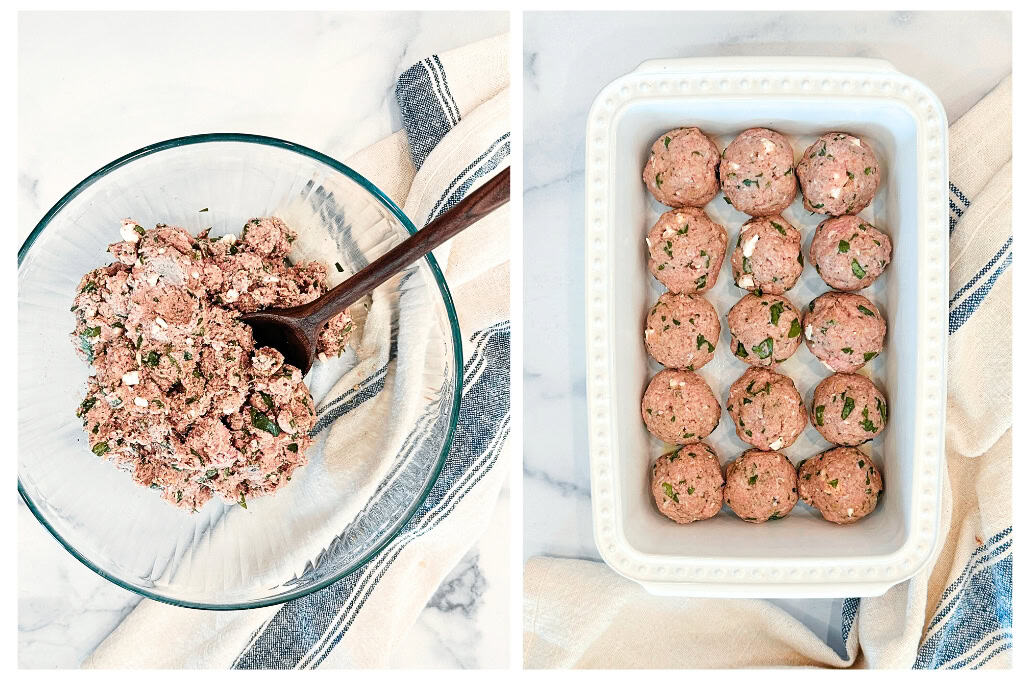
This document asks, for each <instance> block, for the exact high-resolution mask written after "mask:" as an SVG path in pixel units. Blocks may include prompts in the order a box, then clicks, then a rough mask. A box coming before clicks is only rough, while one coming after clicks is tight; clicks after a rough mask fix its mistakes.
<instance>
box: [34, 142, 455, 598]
mask: <svg viewBox="0 0 1020 680" xmlns="http://www.w3.org/2000/svg"><path fill="white" fill-rule="evenodd" d="M211 142H236V143H242V144H256V145H262V146H270V147H275V148H278V149H286V150H288V151H292V152H294V153H297V154H300V155H302V156H306V157H308V158H311V159H312V160H315V161H318V162H319V163H322V164H323V165H326V166H328V167H330V168H332V169H333V170H336V171H338V172H340V173H341V174H343V175H345V176H347V177H348V178H349V179H351V180H353V181H354V182H355V183H357V184H358V185H359V186H361V188H362V189H364V190H366V191H367V192H369V193H370V194H372V196H373V197H374V198H375V199H376V200H377V201H379V202H380V203H381V204H382V205H383V206H385V208H386V209H387V210H389V212H390V213H391V214H392V215H393V217H395V218H396V219H397V221H398V222H399V223H400V224H401V225H402V226H403V227H404V229H406V230H407V233H408V235H412V234H414V233H415V232H417V229H416V228H415V226H414V224H413V223H412V222H411V220H410V219H408V217H407V215H405V214H404V211H403V210H401V209H400V208H399V207H398V206H397V205H396V204H395V203H394V202H393V201H392V200H391V199H390V197H389V196H387V195H386V194H385V193H383V192H382V191H381V190H380V189H379V188H378V187H377V186H375V185H374V184H372V182H370V181H369V180H368V179H366V178H365V177H364V176H362V175H361V174H360V173H358V172H356V171H355V170H353V169H351V168H350V167H348V166H347V165H344V164H343V163H341V162H340V161H338V160H336V159H335V158H331V157H330V156H327V155H325V154H323V153H320V152H318V151H315V150H314V149H310V148H308V147H307V146H302V145H301V144H296V143H294V142H289V141H287V140H285V139H279V138H276V137H266V136H263V135H253V134H246V133H241V132H209V133H203V134H197V135H187V136H184V137H175V138H173V139H167V140H164V141H162V142H156V143H155V144H150V145H148V146H144V147H142V148H140V149H137V150H135V151H132V152H131V153H128V154H125V155H123V156H121V157H120V158H118V159H116V160H114V161H111V162H110V163H107V164H106V165H104V166H103V167H101V168H99V169H98V170H96V171H95V172H93V173H92V174H90V175H89V176H88V177H86V178H85V179H83V180H82V181H81V182H79V183H78V184H76V185H75V186H74V188H72V189H71V190H70V191H68V192H67V193H66V194H64V195H63V196H62V197H61V198H60V200H59V201H57V202H56V203H55V204H54V205H53V207H52V208H50V209H49V210H48V211H47V212H46V214H45V215H43V218H42V219H41V220H39V224H37V225H36V226H35V228H34V229H33V230H32V233H30V234H29V235H28V238H26V239H25V242H24V243H23V244H22V246H21V248H20V249H18V268H19V270H20V268H21V263H22V261H23V260H24V258H25V256H26V255H27V254H28V252H29V250H31V248H32V245H33V244H34V243H35V241H36V239H37V238H38V237H39V235H40V234H41V233H42V232H43V230H44V229H46V227H47V225H49V223H50V222H51V221H52V220H53V218H54V217H56V216H57V214H58V213H60V211H61V210H62V209H63V208H64V206H66V205H67V204H68V203H70V202H71V201H72V200H73V199H74V198H76V197H77V196H78V195H79V194H80V193H81V192H82V191H84V190H85V189H86V188H87V187H89V186H91V185H92V184H94V183H95V182H97V181H99V180H100V179H102V178H103V177H105V176H106V175H108V174H109V173H111V172H113V171H114V170H116V169H117V168H120V167H122V166H125V165H128V164H129V163H132V162H133V161H136V160H138V159H140V158H144V157H145V156H150V155H152V154H155V153H159V152H160V151H166V150H168V149H175V148H178V147H183V146H190V145H193V144H207V143H211ZM425 261H426V262H427V263H428V266H429V269H431V270H432V275H433V277H435V280H436V284H437V285H438V287H439V293H440V295H441V296H442V299H443V305H444V306H445V307H446V314H447V318H448V319H449V322H450V332H451V336H452V338H453V361H454V376H453V378H454V385H453V389H454V392H453V401H452V404H451V411H450V424H449V426H448V427H447V430H446V437H445V439H444V440H443V447H442V450H441V451H440V452H439V459H438V460H437V461H436V465H435V466H434V467H433V470H432V473H431V475H430V478H429V480H428V482H427V483H426V484H425V486H424V487H423V488H422V490H421V493H420V494H419V495H418V498H417V499H416V500H415V502H414V503H413V504H412V505H411V506H408V509H407V510H406V511H405V513H404V516H403V517H401V518H400V520H399V521H398V522H396V523H395V524H394V525H393V527H391V528H390V530H389V532H388V533H387V534H386V536H385V537H384V538H383V540H382V541H380V542H379V544H378V545H377V546H376V547H375V548H373V549H372V550H371V551H370V552H369V553H367V554H366V555H365V556H364V557H362V558H361V559H360V560H358V561H357V562H355V563H354V564H353V565H351V566H350V567H348V568H347V569H344V570H343V571H342V572H340V573H339V574H337V575H336V576H333V577H330V578H328V579H325V580H323V581H322V582H320V583H317V584H315V585H311V586H307V587H305V588H301V589H299V590H295V591H293V592H289V593H287V594H285V595H278V596H274V597H267V598H261V599H258V600H253V601H251V602H239V603H236V604H211V603H204V602H191V601H186V600H176V599H174V598H170V597H166V596H164V595H160V594H159V593H156V592H152V591H150V590H148V589H146V588H141V587H138V586H135V585H133V584H130V583H127V582H126V581H123V580H122V579H120V578H118V577H117V576H115V575H113V574H110V573H108V572H106V571H105V570H103V569H100V568H99V567H98V566H97V565H95V564H93V563H92V562H91V561H90V560H89V559H88V558H86V557H85V556H84V555H82V554H81V553H79V552H78V551H77V550H76V549H75V548H74V546H72V545H71V544H70V543H69V542H68V541H67V540H65V539H64V537H63V536H61V535H60V534H59V533H58V532H57V530H56V529H54V528H53V526H51V525H50V523H49V522H47V521H46V519H45V518H44V517H43V516H42V514H41V513H40V512H39V510H38V508H37V507H36V505H35V503H33V502H32V499H31V498H30V497H29V495H28V493H27V491H26V490H25V488H24V486H22V484H21V476H20V475H19V476H18V493H19V494H20V495H21V498H22V499H23V500H24V501H25V505H27V506H28V509H29V510H31V512H32V514H33V515H34V516H35V518H36V519H37V520H39V523H40V524H42V525H43V526H44V527H46V529H47V531H49V532H50V534H52V536H53V537H54V538H55V539H57V542H58V543H60V545H62V546H63V547H64V549H65V550H67V551H68V552H69V553H71V555H73V556H74V557H75V558H76V559H77V560H78V561H79V562H81V563H82V564H84V565H85V566H86V567H88V568H89V569H91V570H92V571H94V572H95V573H97V574H99V575H100V576H102V577H103V578H105V579H106V580H108V581H110V582H111V583H114V584H116V585H118V586H120V587H121V588H124V589H126V590H129V591H131V592H133V593H137V594H138V595H142V596H144V597H147V598H149V599H152V600H156V601H157V602H163V603H165V604H171V605H175V606H178V607H188V608H192V609H208V610H220V611H224V610H239V609H257V608H260V607H269V606H272V605H277V604H283V603H285V602H290V601H291V600H296V599H297V598H299V597H304V596H305V595H310V594H312V593H315V592H318V591H319V590H322V589H323V588H326V587H328V586H331V585H333V584H334V583H336V582H337V581H339V580H340V579H342V578H344V577H345V576H348V575H350V574H351V573H353V572H355V571H357V570H358V569H360V568H361V567H363V566H364V565H365V564H366V563H368V562H369V561H370V560H371V559H372V558H373V557H375V556H376V555H377V554H378V553H379V552H381V551H382V550H383V548H385V547H386V546H387V545H389V544H390V542H391V541H393V539H395V538H396V537H397V535H398V534H399V533H400V532H401V530H402V529H403V528H404V527H405V526H406V525H407V523H408V522H409V521H410V519H411V517H413V516H414V513H415V512H417V510H418V508H420V507H421V505H422V503H424V502H425V498H426V496H428V494H429V492H430V491H431V490H432V487H433V486H435V483H436V480H437V479H438V478H439V473H440V472H441V471H442V469H443V466H444V465H445V464H446V458H447V456H448V455H449V453H450V448H451V446H452V445H453V436H454V433H455V432H456V429H457V420H458V417H459V414H460V401H461V396H462V392H463V389H464V356H463V348H462V346H461V336H460V323H459V322H458V321H457V311H456V309H455V308H454V305H453V297H452V296H451V294H450V288H449V286H448V285H447V283H446V278H445V277H444V276H443V272H442V271H441V270H440V269H439V264H438V263H436V260H435V258H434V257H433V256H432V254H431V253H429V254H428V255H426V256H425ZM19 287H20V284H19ZM19 455H20V453H19Z"/></svg>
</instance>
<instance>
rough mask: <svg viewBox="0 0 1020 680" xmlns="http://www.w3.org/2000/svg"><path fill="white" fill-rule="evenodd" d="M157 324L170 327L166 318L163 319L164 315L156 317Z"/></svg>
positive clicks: (161, 326)
mask: <svg viewBox="0 0 1020 680" xmlns="http://www.w3.org/2000/svg"><path fill="white" fill-rule="evenodd" d="M156 324H157V325H158V326H159V327H160V328H168V324H167V322H166V321H164V320H163V317H160V316H157V317H156Z"/></svg>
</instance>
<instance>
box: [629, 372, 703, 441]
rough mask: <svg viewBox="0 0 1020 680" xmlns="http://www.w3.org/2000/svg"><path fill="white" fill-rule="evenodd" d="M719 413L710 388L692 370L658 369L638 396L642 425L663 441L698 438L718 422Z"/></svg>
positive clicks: (695, 439)
mask: <svg viewBox="0 0 1020 680" xmlns="http://www.w3.org/2000/svg"><path fill="white" fill-rule="evenodd" d="M721 413H722V409H720V408H719V402H718V401H716V399H715V395H714V394H712V388H710V387H709V386H708V383H706V382H705V381H704V380H703V379H702V378H701V376H699V375H698V374H697V373H694V372H693V371H677V370H674V369H672V368H667V369H666V370H664V371H660V372H659V373H657V374H656V375H655V377H653V378H652V381H651V382H650V383H648V389H646V390H645V396H644V397H643V398H642V399H641V417H642V418H644V420H645V426H646V427H647V428H648V431H649V432H651V433H652V434H653V435H655V436H656V437H658V438H659V439H661V440H662V441H664V442H666V443H667V444H693V443H695V442H699V441H701V440H702V439H704V438H705V437H707V436H708V435H709V434H711V433H712V430H714V429H715V427H716V425H718V424H719V416H720V414H721Z"/></svg>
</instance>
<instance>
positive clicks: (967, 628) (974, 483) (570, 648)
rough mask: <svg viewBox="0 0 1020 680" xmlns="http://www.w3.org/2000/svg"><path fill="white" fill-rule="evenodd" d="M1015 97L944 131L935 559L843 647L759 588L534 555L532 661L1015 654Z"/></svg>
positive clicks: (600, 663) (779, 661) (969, 659)
mask: <svg viewBox="0 0 1020 680" xmlns="http://www.w3.org/2000/svg"><path fill="white" fill-rule="evenodd" d="M1011 95H1012V92H1011V85H1010V80H1009V79H1007V80H1005V81H1003V82H1002V83H1000V84H999V85H998V86H997V87H996V88H995V89H994V90H993V91H992V92H991V93H990V94H988V95H987V96H986V97H985V98H984V99H983V100H982V101H981V102H980V103H978V105H977V106H975V107H974V108H973V109H972V110H971V111H969V112H968V113H967V114H966V115H964V117H963V118H961V119H960V120H959V121H957V122H956V123H954V124H953V126H952V127H951V128H950V130H949V177H950V180H951V181H950V185H949V189H950V204H949V206H948V210H949V216H950V219H949V225H950V227H949V228H950V240H949V244H950V267H949V280H950V300H949V338H948V342H949V396H948V410H947V428H946V465H945V469H944V473H943V495H942V498H943V507H942V522H941V524H942V526H941V532H940V543H941V548H940V552H939V553H938V556H937V557H936V559H935V560H934V562H933V564H932V565H931V566H930V567H928V569H927V570H926V571H925V572H924V573H923V574H922V575H921V576H918V577H916V578H914V579H912V580H910V581H908V582H905V583H901V584H899V585H897V586H895V587H893V588H892V589H890V590H889V591H888V592H887V593H885V594H884V595H882V596H880V597H875V598H865V599H861V598H850V599H846V600H844V601H843V603H842V612H841V623H842V631H841V632H842V638H843V642H844V645H845V652H844V653H843V654H839V653H837V652H836V651H835V650H833V649H832V648H831V647H830V646H829V645H828V644H827V643H826V641H825V640H822V639H820V638H819V637H818V636H816V635H815V634H814V633H813V632H812V631H810V630H809V629H808V628H807V627H806V626H805V625H804V624H802V623H801V622H800V621H798V620H796V619H795V618H793V617H792V616H791V615H790V614H788V613H786V612H785V611H783V610H782V609H780V608H779V607H777V606H776V605H774V604H772V603H769V602H767V601H764V600H717V599H695V598H661V597H654V596H651V595H649V594H648V593H646V592H645V591H644V590H643V589H642V588H641V587H640V586H639V585H637V584H635V583H632V582H630V581H627V580H626V579H623V578H622V577H620V576H617V575H616V574H615V573H613V572H612V571H611V570H610V569H609V568H608V567H606V566H605V565H603V564H600V563H597V562H584V561H579V560H562V559H553V558H546V557H538V558H533V559H532V560H530V561H529V562H528V564H527V566H526V569H525V584H524V604H525V614H524V660H525V665H526V667H528V668H562V667H587V668H592V667H638V668H641V667H645V668H647V667H654V668H708V667H731V668H733V667H737V668H739V667H750V666H753V667H765V666H790V667H792V666H816V667H830V668H848V667H853V668H911V667H913V668H954V669H955V668H1009V667H1011V665H1012V664H1011V661H1012V659H1011V656H1012V638H1013V604H1012V594H1013V581H1012V573H1013V540H1012V488H1011V478H1012V473H1011V435H1012V391H1011V388H1012V384H1011V380H1012V361H1011V354H1012V346H1011V345H1012V309H1011V303H1012V294H1011V291H1012V269H1011V268H1010V265H1011V264H1012V262H1013V237H1012V222H1011V218H1012V214H1011V196H1012V195H1011V191H1012V186H1011V183H1012V182H1011V170H1012V168H1011V165H1012V145H1011V140H1012V130H1011V122H1012V108H1011V102H1012V98H1011ZM734 640H739V641H740V644H736V645H735V644H733V642H734Z"/></svg>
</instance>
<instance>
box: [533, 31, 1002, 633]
mask: <svg viewBox="0 0 1020 680" xmlns="http://www.w3.org/2000/svg"><path fill="white" fill-rule="evenodd" d="M1010 23H1011V21H1010V17H1009V15H1008V14H1004V13H994V14H993V13H952V14H948V13H921V14H916V13H903V12H897V13H876V14H863V13H854V14H848V13H832V12H825V13H702V12H697V13H695V12H680V13H673V14H662V13H632V14H626V13H616V14H612V15H605V14H600V13H584V14H564V13H542V14H526V15H525V18H524V76H525V78H524V85H523V87H524V107H525V108H524V131H525V147H524V157H525V178H524V181H525V193H524V219H525V237H524V266H525V279H524V281H525V283H524V298H525V309H526V310H527V313H526V315H525V319H524V338H525V339H524V342H525V345H524V356H525V358H524V392H525V393H524V420H525V438H524V465H525V469H524V498H525V502H524V508H525V510H524V536H525V540H524V556H525V558H527V557H530V556H532V555H552V556H561V557H583V558H588V559H596V560H597V559H599V556H598V552H597V551H596V549H595V545H594V541H593V537H592V522H591V499H590V495H589V487H588V450H587V411H586V402H585V339H584V305H585V300H584V283H583V281H584V204H583V200H584V126H585V119H586V117H587V113H588V107H589V106H590V104H591V102H592V100H593V99H594V97H595V95H596V93H597V92H598V91H599V90H600V89H601V88H602V87H603V86H604V85H606V84H607V83H608V82H610V81H611V80H613V79H614V78H616V77H617V76H620V75H623V74H625V73H629V72H630V71H632V70H633V69H634V68H635V67H636V66H637V65H638V64H639V63H640V62H642V61H644V60H646V59H651V58H662V57H694V56H728V55H805V56H809V55H816V56H856V57H873V58H883V59H887V60H889V61H891V62H892V63H893V65H894V66H895V67H896V68H898V69H899V70H901V71H903V72H904V73H907V74H909V75H912V76H914V77H916V78H919V79H920V80H921V81H923V82H925V83H926V84H928V85H929V86H930V87H931V88H932V89H933V90H934V91H935V93H936V94H937V95H938V96H939V97H940V98H941V99H942V102H943V104H944V105H945V108H946V112H947V114H948V116H949V121H950V123H952V122H953V121H954V120H956V119H957V118H958V117H959V116H960V115H961V114H962V113H964V112H965V111H967V110H968V109H969V108H970V107H971V106H972V105H973V104H974V103H975V102H977V101H978V100H979V99H980V98H981V97H982V96H983V95H984V94H985V93H987V92H988V91H989V90H991V89H992V88H993V87H994V86H995V85H996V84H997V83H998V82H999V81H1000V80H1001V79H1002V78H1003V77H1004V76H1005V75H1007V74H1008V73H1009V72H1010V70H1011V47H1010ZM565 36H569V37H570V39H565ZM777 604H779V605H780V606H782V607H784V608H786V609H787V610H789V611H790V612H791V613H793V614H794V615H795V616H797V617H798V618H799V619H800V620H802V621H803V622H804V623H805V624H806V625H807V626H809V627H810V628H811V630H814V631H816V632H817V634H818V635H819V636H820V637H821V638H822V639H824V640H826V641H827V642H828V643H829V644H830V645H831V646H833V648H834V649H836V650H837V651H839V652H840V653H842V652H843V643H842V638H841V636H840V632H839V615H840V604H841V601H839V600H799V601H777Z"/></svg>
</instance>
